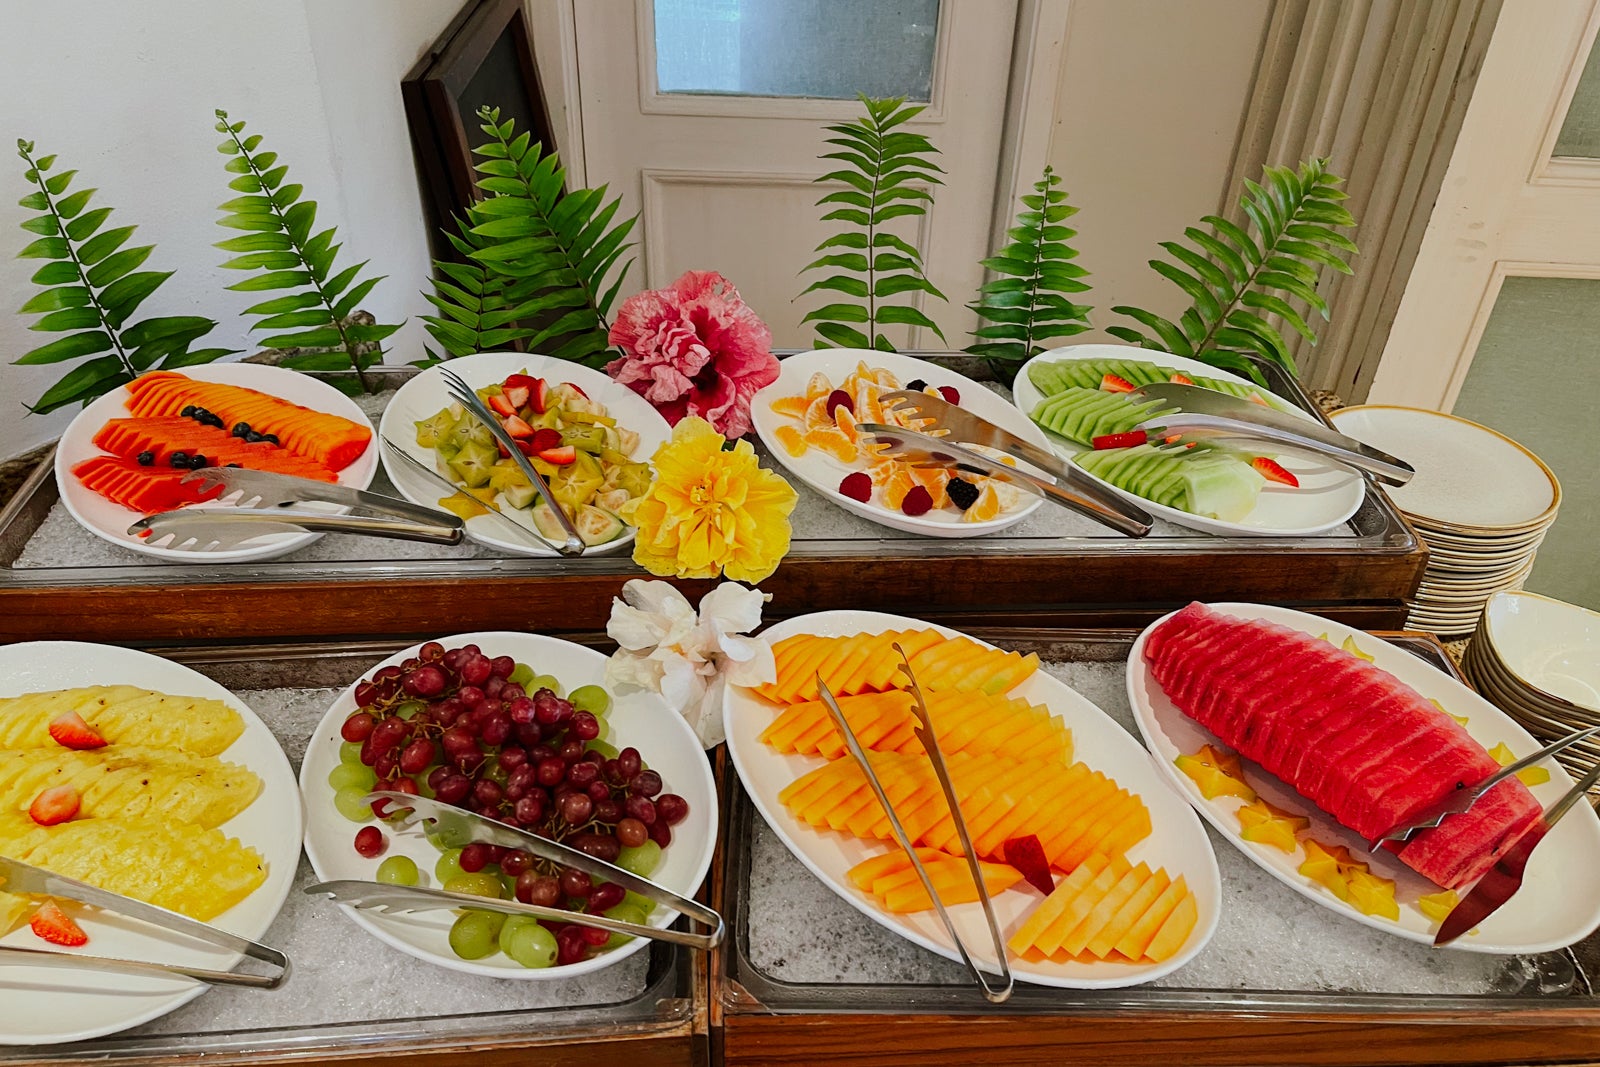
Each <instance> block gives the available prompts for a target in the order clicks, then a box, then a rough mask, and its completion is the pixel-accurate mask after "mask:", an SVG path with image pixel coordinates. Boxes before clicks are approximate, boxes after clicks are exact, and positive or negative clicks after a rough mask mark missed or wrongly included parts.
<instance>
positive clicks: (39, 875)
mask: <svg viewBox="0 0 1600 1067" xmlns="http://www.w3.org/2000/svg"><path fill="white" fill-rule="evenodd" d="M0 889H4V890H5V891H6V892H8V893H35V894H40V895H43V896H52V897H63V898H65V899H67V900H76V901H78V902H79V903H81V904H92V905H93V906H95V907H97V908H104V909H105V910H107V911H114V912H116V913H118V914H119V915H125V916H127V917H129V918H131V919H140V920H142V921H144V922H147V923H150V924H152V925H154V926H159V927H161V928H162V929H164V930H170V931H172V932H174V933H179V934H185V935H187V936H189V937H193V938H196V939H198V940H200V941H205V942H207V943H208V944H212V945H216V946H218V947H219V948H225V949H230V950H232V951H234V952H242V953H244V954H245V955H246V956H249V957H250V958H251V959H254V960H260V961H261V962H262V963H265V964H267V965H268V966H270V967H273V968H275V970H276V973H274V974H271V975H257V974H236V973H234V972H233V971H214V970H208V969H206V968H204V967H186V966H183V965H181V964H176V963H151V962H149V961H146V960H125V959H117V958H114V957H110V956H84V955H79V954H78V953H76V952H53V951H51V950H49V949H36V948H20V947H17V948H13V947H11V946H9V945H7V946H4V947H0V954H17V955H19V956H24V957H26V958H28V959H42V960H45V961H48V962H60V963H63V964H72V965H81V966H95V967H114V968H117V969H120V970H128V971H139V972H144V973H151V974H177V975H182V976H183V977H185V978H193V979H196V980H198V981H201V982H206V983H208V984H210V985H238V986H247V987H249V988H252V989H276V988H278V987H279V986H281V985H282V984H283V983H284V982H285V981H286V980H287V979H288V977H289V957H288V956H286V955H284V954H283V953H282V952H279V951H278V950H277V949H275V948H272V947H270V946H268V945H263V944H261V943H260V942H257V941H251V940H250V939H249V938H246V937H240V936H238V935H237V934H230V933H228V932H227V931H226V930H218V929H217V928H216V927H214V926H207V925H206V924H205V923H203V922H197V921H196V920H194V919H191V918H189V917H188V916H186V915H179V914H178V913H177V912H174V911H168V910H167V909H166V908H158V907H156V906H155V905H154V904H146V903H144V902H143V901H141V900H134V899H133V898H132V897H125V896H121V895H119V894H117V893H108V892H107V891H106V890H104V889H97V888H95V887H94V886H92V885H88V884H87V883H84V882H80V881H78V880H77V879H75V878H67V877H65V876H63V875H59V874H52V873H51V872H50V871H46V870H41V869H40V868H38V867H31V866H29V865H28V864H26V863H20V862H18V861H17V860H11V859H6V858H5V857H3V856H0Z"/></svg>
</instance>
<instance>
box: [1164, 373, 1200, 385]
mask: <svg viewBox="0 0 1600 1067" xmlns="http://www.w3.org/2000/svg"><path fill="white" fill-rule="evenodd" d="M1167 381H1169V382H1171V383H1172V384H1173V385H1193V384H1194V379H1193V378H1191V377H1189V376H1188V375H1187V374H1185V373H1183V371H1181V370H1175V371H1173V372H1172V377H1170V378H1168V379H1167Z"/></svg>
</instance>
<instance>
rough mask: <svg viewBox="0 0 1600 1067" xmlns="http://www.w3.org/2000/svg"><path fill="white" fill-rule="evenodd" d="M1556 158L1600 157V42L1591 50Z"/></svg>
mask: <svg viewBox="0 0 1600 1067" xmlns="http://www.w3.org/2000/svg"><path fill="white" fill-rule="evenodd" d="M1555 155H1558V156H1583V157H1586V158H1589V159H1593V158H1596V157H1600V42H1597V43H1596V44H1593V45H1591V46H1590V47H1589V62H1587V63H1585V64H1584V67H1583V74H1582V76H1580V77H1579V79H1578V90H1577V92H1575V93H1573V94H1572V103H1571V105H1569V106H1568V107H1567V117H1566V118H1565V119H1563V120H1562V123H1561V132H1560V133H1559V134H1558V135H1557V136H1556V150H1555Z"/></svg>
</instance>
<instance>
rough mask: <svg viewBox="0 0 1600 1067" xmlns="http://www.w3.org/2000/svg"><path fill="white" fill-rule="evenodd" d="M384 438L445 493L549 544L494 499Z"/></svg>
mask: <svg viewBox="0 0 1600 1067" xmlns="http://www.w3.org/2000/svg"><path fill="white" fill-rule="evenodd" d="M382 440H383V447H384V449H385V450H386V451H387V452H388V453H389V454H390V455H391V456H394V457H396V458H398V459H399V460H401V461H402V462H404V463H405V464H406V465H407V466H408V467H410V468H411V470H412V471H414V472H415V473H417V474H419V475H421V476H422V477H424V478H427V479H429V480H430V481H432V482H433V484H434V485H437V486H438V487H439V488H440V489H442V490H443V491H444V492H445V493H447V494H452V495H454V496H459V497H464V498H466V499H467V500H470V501H471V502H472V503H473V504H475V505H477V506H478V507H481V508H485V509H486V510H487V516H488V517H489V518H493V519H494V520H496V521H497V522H498V523H500V525H501V526H502V527H509V528H511V529H513V530H515V535H516V536H518V537H521V538H524V539H528V538H531V539H532V540H535V541H537V542H539V543H540V544H541V545H546V546H548V545H549V542H548V541H546V540H545V539H544V538H543V537H541V536H540V535H539V532H538V531H537V530H533V529H530V528H528V527H527V526H524V525H523V524H522V523H520V522H518V521H517V520H516V519H513V518H512V517H511V516H510V515H507V514H506V513H505V512H503V511H501V510H500V508H499V506H498V505H496V504H495V503H494V502H493V501H489V500H484V499H482V498H481V497H475V496H473V495H472V494H470V493H468V492H467V491H466V490H464V489H462V488H461V486H459V485H457V484H456V483H455V482H452V481H451V480H450V479H449V478H446V477H445V476H444V475H442V474H440V473H439V472H438V471H436V470H434V469H433V468H432V467H430V466H428V465H427V464H426V463H424V462H422V461H421V460H420V459H418V458H417V457H416V456H413V455H412V454H411V453H410V452H407V451H406V450H405V449H404V448H402V447H400V446H399V445H397V444H395V443H394V442H393V441H391V440H389V439H388V438H387V437H385V438H383V439H382Z"/></svg>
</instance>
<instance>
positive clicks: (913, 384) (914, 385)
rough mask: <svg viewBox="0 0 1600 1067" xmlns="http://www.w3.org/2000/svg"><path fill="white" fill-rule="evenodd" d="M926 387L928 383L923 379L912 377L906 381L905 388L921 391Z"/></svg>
mask: <svg viewBox="0 0 1600 1067" xmlns="http://www.w3.org/2000/svg"><path fill="white" fill-rule="evenodd" d="M927 387H928V383H927V382H925V381H923V380H922V379H921V378H913V379H911V380H910V381H909V382H907V383H906V388H907V389H914V390H916V391H918V392H921V391H922V390H923V389H926V388H927Z"/></svg>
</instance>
